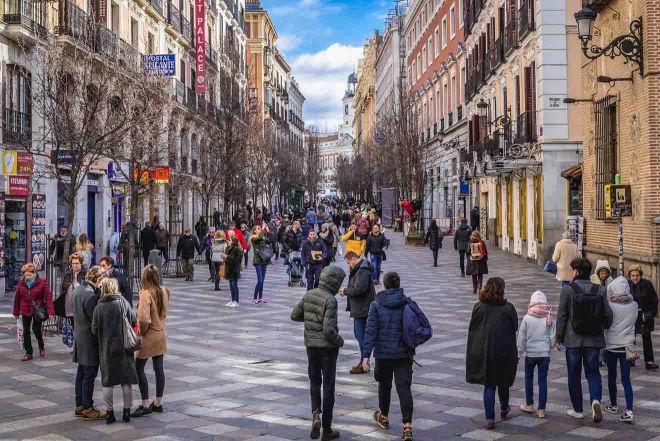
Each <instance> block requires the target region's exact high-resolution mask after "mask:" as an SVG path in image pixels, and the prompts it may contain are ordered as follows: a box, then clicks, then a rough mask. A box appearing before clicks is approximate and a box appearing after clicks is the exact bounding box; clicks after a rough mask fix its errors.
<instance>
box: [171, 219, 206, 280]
mask: <svg viewBox="0 0 660 441" xmlns="http://www.w3.org/2000/svg"><path fill="white" fill-rule="evenodd" d="M195 252H196V253H197V254H202V248H201V246H200V244H199V240H197V236H193V234H192V230H191V229H190V228H186V229H185V230H183V236H181V237H180V238H179V242H178V243H177V245H176V257H177V259H181V264H182V267H183V276H184V279H185V280H186V281H187V282H192V281H193V278H194V276H195Z"/></svg>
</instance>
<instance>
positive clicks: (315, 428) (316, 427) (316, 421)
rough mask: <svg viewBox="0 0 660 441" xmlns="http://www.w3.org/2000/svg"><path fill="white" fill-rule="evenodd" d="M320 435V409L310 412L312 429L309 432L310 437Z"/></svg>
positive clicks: (316, 437)
mask: <svg viewBox="0 0 660 441" xmlns="http://www.w3.org/2000/svg"><path fill="white" fill-rule="evenodd" d="M320 436H321V411H320V410H315V411H314V412H313V413H312V431H311V432H310V434H309V437H310V438H311V439H319V437H320Z"/></svg>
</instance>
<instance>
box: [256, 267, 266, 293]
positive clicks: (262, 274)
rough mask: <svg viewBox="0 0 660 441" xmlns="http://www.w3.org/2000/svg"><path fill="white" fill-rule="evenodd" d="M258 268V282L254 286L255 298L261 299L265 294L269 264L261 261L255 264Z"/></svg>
mask: <svg viewBox="0 0 660 441" xmlns="http://www.w3.org/2000/svg"><path fill="white" fill-rule="evenodd" d="M254 269H255V270H257V284H256V285H255V287H254V300H261V299H262V298H263V296H264V280H266V270H267V269H268V265H266V264H265V263H260V264H257V265H255V266H254Z"/></svg>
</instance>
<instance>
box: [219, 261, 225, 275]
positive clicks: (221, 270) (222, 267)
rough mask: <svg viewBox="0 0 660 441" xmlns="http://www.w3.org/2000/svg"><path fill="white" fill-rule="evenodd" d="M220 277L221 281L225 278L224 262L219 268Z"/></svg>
mask: <svg viewBox="0 0 660 441" xmlns="http://www.w3.org/2000/svg"><path fill="white" fill-rule="evenodd" d="M218 277H220V278H221V279H224V278H225V264H224V262H223V263H221V264H220V267H219V268H218Z"/></svg>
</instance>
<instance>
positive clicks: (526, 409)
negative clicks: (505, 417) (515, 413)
mask: <svg viewBox="0 0 660 441" xmlns="http://www.w3.org/2000/svg"><path fill="white" fill-rule="evenodd" d="M520 410H521V411H523V412H525V413H534V412H535V411H536V408H535V407H534V405H533V404H521V405H520Z"/></svg>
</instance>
